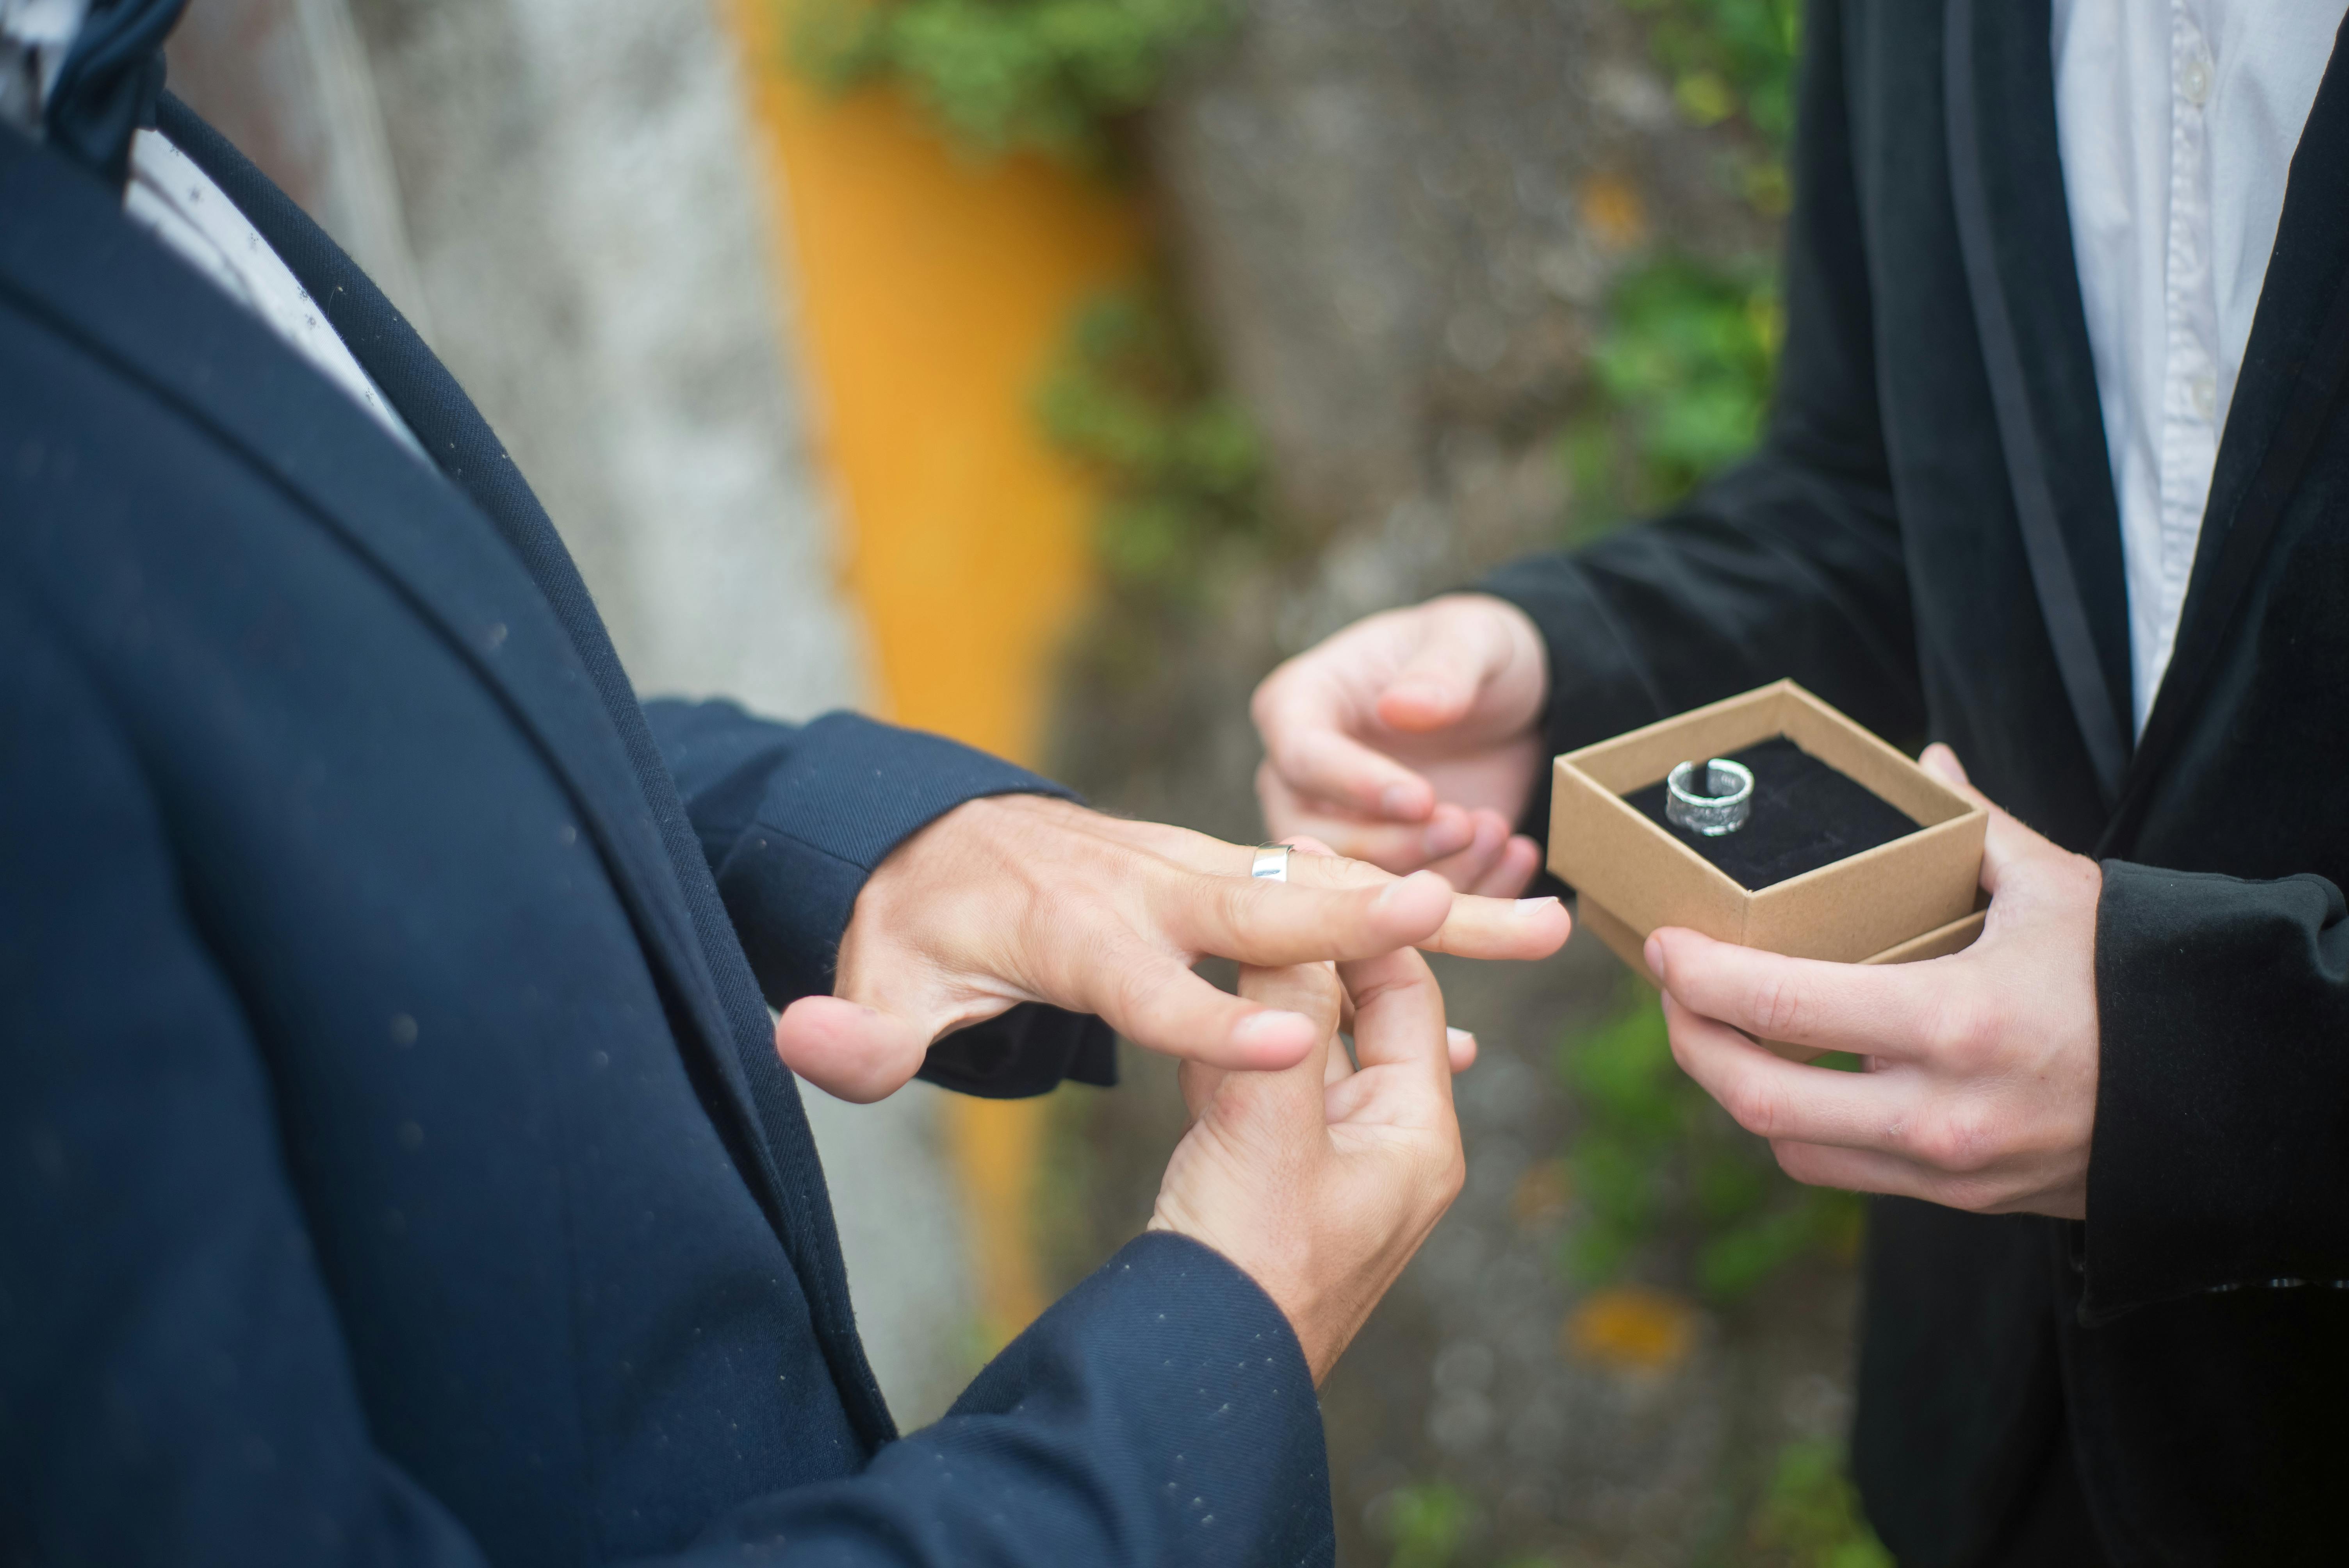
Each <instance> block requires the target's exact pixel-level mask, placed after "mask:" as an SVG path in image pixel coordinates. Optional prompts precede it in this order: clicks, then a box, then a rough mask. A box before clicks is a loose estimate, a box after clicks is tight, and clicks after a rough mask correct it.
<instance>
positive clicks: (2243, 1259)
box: [2078, 861, 2349, 1321]
mask: <svg viewBox="0 0 2349 1568" xmlns="http://www.w3.org/2000/svg"><path fill="white" fill-rule="evenodd" d="M2104 872H2105V890H2104V896H2103V898H2102V900H2101V901H2100V902H2099V903H2098V905H2097V909H2096V1006H2097V1012H2098V1020H2099V1024H2100V1027H2101V1032H2102V1036H2103V1047H2102V1054H2101V1057H2100V1059H2099V1062H2098V1068H2097V1083H2096V1136H2095V1145H2094V1147H2093V1148H2092V1149H2091V1150H2090V1151H2089V1158H2088V1221H2087V1225H2086V1230H2085V1247H2084V1248H2083V1250H2082V1252H2081V1253H2080V1256H2079V1259H2078V1261H2079V1263H2080V1264H2081V1267H2082V1269H2083V1271H2084V1272H2085V1276H2086V1277H2085V1294H2084V1296H2083V1299H2082V1309H2081V1310H2082V1314H2083V1315H2084V1316H2085V1317H2086V1318H2087V1319H2089V1320H2090V1321H2096V1320H2101V1319H2105V1318H2109V1317H2111V1316H2112V1315H2115V1314H2116V1313H2119V1312H2122V1311H2125V1310H2127V1308H2129V1307H2132V1306H2136V1305H2141V1304H2144V1303H2146V1302H2150V1301H2158V1300H2161V1299H2164V1298H2168V1297H2172V1296H2178V1295H2187V1294H2189V1293H2191V1292H2196V1291H2205V1290H2224V1289H2231V1288H2234V1287H2237V1286H2242V1285H2274V1284H2291V1285H2297V1284H2307V1285H2311V1286H2330V1287H2334V1288H2339V1287H2341V1286H2342V1285H2343V1284H2344V1282H2349V1205H2344V1203H2343V1202H2342V1194H2343V1193H2344V1192H2349V903H2344V899H2343V897H2342V892H2341V889H2340V888H2339V887H2337V886H2335V885H2334V884H2333V882H2328V881H2326V880H2325V879H2324V878H2323V877H2318V876H2296V877H2285V878H2283V879H2282V880H2280V881H2275V882H2245V881H2241V880H2239V879H2237V878H2234V877H2227V876H2218V875H2213V874H2209V873H2205V872H2173V871H2162V870H2158V869H2157V868H2154V867H2151V866H2142V865H2134V864H2131V863H2128V862H2127V861H2107V862H2106V864H2105V868H2104Z"/></svg>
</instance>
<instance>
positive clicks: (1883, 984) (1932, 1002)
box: [1646, 928, 1941, 1059]
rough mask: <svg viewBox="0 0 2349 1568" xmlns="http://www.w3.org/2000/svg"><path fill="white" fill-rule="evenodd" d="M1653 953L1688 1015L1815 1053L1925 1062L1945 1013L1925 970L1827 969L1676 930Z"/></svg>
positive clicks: (1661, 934)
mask: <svg viewBox="0 0 2349 1568" xmlns="http://www.w3.org/2000/svg"><path fill="white" fill-rule="evenodd" d="M1646 954H1647V959H1648V966H1649V968H1650V969H1651V970H1652V971H1654V973H1655V975H1656V977H1657V980H1658V983H1659V984H1661V985H1662V986H1663V988H1664V989H1665V990H1666V991H1668V992H1670V993H1671V995H1672V997H1673V999H1674V1000H1675V1001H1677V1002H1679V1003H1680V1004H1681V1006H1684V1007H1686V1008H1688V1009H1689V1011H1691V1012H1692V1013H1695V1014H1697V1015H1698V1016H1702V1017H1706V1018H1713V1019H1717V1020H1719V1021H1720V1022H1722V1023H1724V1024H1727V1025H1729V1026H1731V1027H1732V1028H1734V1029H1742V1030H1744V1032H1745V1033H1746V1034H1749V1035H1752V1036H1753V1037H1755V1038H1756V1039H1763V1040H1776V1041H1781V1042H1783V1043H1785V1044H1786V1045H1790V1046H1803V1047H1808V1048H1810V1049H1813V1050H1820V1051H1850V1052H1853V1053H1855V1054H1857V1055H1860V1056H1876V1057H1899V1058H1903V1059H1906V1058H1909V1057H1916V1056H1919V1055H1920V1054H1922V1052H1923V1051H1924V1049H1925V1046H1926V1041H1927V1038H1928V1037H1929V1035H1930V1031H1931V1029H1932V1026H1933V1019H1934V1016H1935V1014H1936V1011H1937V1009H1938V1007H1939V1006H1940V1003H1939V992H1940V985H1941V977H1940V975H1939V973H1938V972H1936V971H1934V970H1933V969H1932V967H1931V966H1930V965H1923V964H1890V965H1869V964H1825V963H1821V962H1819V961H1818V960H1816V959H1811V958H1787V957H1784V956H1781V955H1780V954H1775V953H1764V952H1763V951H1762V950H1761V949H1759V948H1754V947H1740V946H1738V945H1736V944H1733V943H1728V942H1715V941H1714V940H1713V938H1711V937H1709V936H1704V935H1702V934H1699V933H1696V932H1693V931H1686V930H1681V929H1677V928H1667V929H1664V930H1661V931H1658V932H1656V933H1654V934H1652V935H1651V936H1650V937H1649V938H1648V944H1647V948H1646Z"/></svg>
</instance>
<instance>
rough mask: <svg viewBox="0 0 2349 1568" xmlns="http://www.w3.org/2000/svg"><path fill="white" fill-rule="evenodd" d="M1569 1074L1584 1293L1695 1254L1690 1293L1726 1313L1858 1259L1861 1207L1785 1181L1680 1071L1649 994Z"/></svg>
mask: <svg viewBox="0 0 2349 1568" xmlns="http://www.w3.org/2000/svg"><path fill="white" fill-rule="evenodd" d="M1822 1060H1823V1062H1825V1063H1826V1065H1828V1066H1837V1065H1843V1064H1842V1063H1841V1061H1840V1060H1838V1059H1829V1058H1822ZM1558 1065H1559V1068H1560V1070H1561V1072H1562V1073H1563V1074H1564V1076H1565V1078H1566V1081H1567V1085H1568V1088H1569V1089H1570V1090H1571V1091H1572V1092H1573V1095H1574V1097H1575V1101H1576V1104H1577V1105H1578V1107H1579V1108H1580V1109H1581V1111H1582V1116H1583V1124H1582V1127H1581V1130H1580V1131H1579V1132H1578V1134H1577V1136H1576V1138H1575V1140H1574V1142H1573V1144H1572V1146H1571V1147H1570V1148H1569V1149H1568V1152H1567V1161H1568V1167H1569V1169H1570V1170H1571V1171H1572V1172H1573V1176H1574V1193H1575V1197H1576V1200H1577V1202H1578V1203H1579V1204H1580V1205H1581V1208H1582V1211H1583V1212H1582V1215H1581V1219H1580V1222H1579V1223H1578V1224H1576V1225H1575V1226H1574V1227H1573V1228H1572V1231H1571V1233H1570V1235H1569V1239H1568V1243H1567V1246H1566V1254H1565V1263H1566V1265H1567V1268H1568V1273H1569V1274H1571V1275H1572V1276H1573V1277H1574V1278H1575V1279H1576V1280H1577V1281H1578V1283H1580V1284H1608V1283H1610V1282H1612V1281H1614V1280H1616V1279H1619V1278H1620V1277H1622V1276H1623V1275H1625V1274H1628V1273H1630V1272H1631V1271H1633V1270H1634V1269H1637V1268H1640V1267H1643V1266H1645V1267H1649V1268H1654V1267H1657V1266H1660V1265H1661V1263H1662V1261H1663V1254H1664V1253H1667V1252H1677V1251H1679V1250H1680V1249H1681V1248H1682V1247H1685V1248H1686V1249H1688V1255H1689V1258H1690V1263H1689V1264H1688V1265H1687V1266H1688V1269H1689V1273H1690V1275H1691V1281H1690V1283H1692V1284H1693V1285H1694V1286H1695V1288H1696V1290H1697V1292H1698V1293H1699V1294H1700V1295H1702V1296H1704V1297H1705V1298H1706V1299H1708V1300H1710V1301H1713V1302H1714V1303H1716V1304H1724V1303H1728V1302H1733V1301H1735V1300H1737V1299H1738V1298H1739V1297H1741V1296H1744V1295H1746V1294H1747V1293H1749V1292H1750V1291H1752V1290H1753V1289H1754V1287H1755V1286H1756V1285H1758V1284H1761V1283H1762V1282H1763V1281H1764V1280H1766V1279H1768V1278H1769V1277H1770V1275H1771V1274H1775V1272H1777V1270H1778V1269H1780V1268H1781V1267H1783V1266H1784V1265H1785V1264H1787V1263H1789V1262H1790V1261H1792V1260H1793V1259H1795V1258H1797V1257H1800V1256H1802V1255H1804V1254H1805V1253H1811V1252H1814V1251H1816V1250H1818V1249H1820V1248H1822V1247H1826V1248H1828V1249H1830V1250H1834V1251H1841V1252H1845V1253H1847V1252H1848V1250H1849V1247H1850V1245H1851V1243H1852V1242H1853V1241H1854V1239H1855V1238H1856V1236H1857V1226H1858V1222H1859V1212H1858V1207H1857V1199H1855V1198H1853V1197H1852V1196H1851V1195H1850V1194H1849V1193H1845V1192H1831V1191H1824V1190H1821V1189H1817V1188H1809V1187H1800V1186H1797V1185H1795V1183H1794V1182H1792V1181H1788V1180H1787V1179H1786V1178H1785V1176H1784V1175H1783V1174H1781V1173H1780V1172H1779V1171H1778V1169H1777V1165H1776V1162H1775V1161H1774V1160H1773V1159H1772V1158H1771V1155H1770V1150H1769V1147H1768V1145H1766V1144H1764V1143H1763V1142H1762V1141H1761V1140H1759V1139H1756V1138H1754V1137H1752V1136H1751V1135H1749V1134H1748V1133H1746V1132H1744V1131H1743V1130H1740V1129H1739V1128H1738V1127H1737V1125H1736V1124H1735V1123H1734V1122H1733V1121H1731V1120H1730V1119H1729V1118H1728V1117H1727V1116H1726V1115H1725V1114H1723V1112H1722V1110H1721V1109H1720V1108H1719V1107H1718V1106H1716V1105H1714V1104H1713V1101H1712V1099H1710V1098H1708V1097H1707V1096H1706V1094H1705V1093H1704V1091H1703V1090H1702V1089H1701V1088H1698V1087H1697V1086H1696V1084H1695V1083H1694V1082H1693V1081H1692V1080H1691V1079H1690V1078H1688V1076H1687V1075H1686V1074H1684V1073H1682V1071H1681V1070H1680V1068H1679V1066H1678V1065H1677V1064H1676V1063H1675V1062H1674V1061H1673V1060H1672V1054H1671V1044H1670V1042H1669V1041H1668V1040H1667V1039H1666V1037H1665V1034H1664V1018H1663V1013H1662V1011H1661V1008H1659V1007H1658V1006H1657V1005H1656V1003H1655V1001H1654V1000H1653V998H1652V997H1650V996H1648V995H1645V993H1644V992H1642V994H1641V995H1640V996H1639V997H1638V998H1636V999H1635V1000H1634V1001H1632V1002H1631V1003H1630V1005H1629V1006H1625V1007H1624V1008H1623V1009H1622V1010H1620V1011H1619V1012H1618V1013H1617V1014H1616V1015H1615V1016H1613V1017H1611V1018H1610V1019H1609V1020H1608V1021H1607V1022H1605V1023H1603V1024H1601V1025H1599V1026H1598V1027H1596V1028H1593V1029H1589V1030H1587V1031H1583V1032H1580V1033H1578V1034H1577V1035H1575V1036H1573V1037H1569V1038H1568V1040H1567V1042H1566V1043H1565V1045H1564V1046H1563V1047H1561V1048H1560V1051H1559V1057H1558Z"/></svg>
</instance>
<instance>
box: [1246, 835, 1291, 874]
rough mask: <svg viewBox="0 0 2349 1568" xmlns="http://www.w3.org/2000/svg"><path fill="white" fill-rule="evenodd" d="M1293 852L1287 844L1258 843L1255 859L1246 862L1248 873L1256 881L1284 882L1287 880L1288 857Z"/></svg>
mask: <svg viewBox="0 0 2349 1568" xmlns="http://www.w3.org/2000/svg"><path fill="white" fill-rule="evenodd" d="M1294 852H1295V851H1292V850H1291V849H1290V848H1289V846H1288V845H1287V844H1258V845H1257V847H1256V859H1255V860H1254V861H1250V862H1249V863H1248V875H1249V876H1250V877H1251V878H1253V879H1255V880H1256V881H1257V882H1287V881H1288V857H1289V856H1290V855H1291V854H1292V853H1294Z"/></svg>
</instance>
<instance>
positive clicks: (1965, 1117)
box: [1915, 1099, 2002, 1176]
mask: <svg viewBox="0 0 2349 1568" xmlns="http://www.w3.org/2000/svg"><path fill="white" fill-rule="evenodd" d="M2001 1131H2002V1126H2001V1119H2000V1118H1999V1117H1998V1116H1997V1115H1996V1113H1995V1112H1993V1111H1992V1109H1990V1108H1989V1107H1987V1106H1984V1105H1982V1103H1981V1102H1980V1101H1978V1100H1974V1099H1961V1100H1958V1101H1956V1102H1954V1103H1952V1104H1950V1105H1946V1106H1943V1107H1942V1108H1941V1109H1939V1110H1937V1111H1935V1112H1934V1113H1933V1114H1932V1115H1930V1116H1929V1117H1926V1118H1925V1119H1923V1120H1922V1122H1921V1124H1920V1126H1919V1128H1918V1130H1917V1134H1916V1149H1915V1153H1916V1156H1917V1158H1918V1159H1920V1160H1921V1161H1924V1162H1925V1163H1926V1164H1928V1165H1930V1166H1931V1167H1933V1168H1934V1169H1935V1170H1937V1171H1949V1172H1951V1173H1952V1174H1954V1175H1960V1176H1971V1175H1976V1174H1978V1173H1980V1172H1981V1171H1985V1170H1987V1169H1989V1167H1990V1165H1991V1164H1992V1161H1995V1160H1996V1159H1997V1158H1998V1156H1999V1153H2000V1135H2001Z"/></svg>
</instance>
